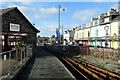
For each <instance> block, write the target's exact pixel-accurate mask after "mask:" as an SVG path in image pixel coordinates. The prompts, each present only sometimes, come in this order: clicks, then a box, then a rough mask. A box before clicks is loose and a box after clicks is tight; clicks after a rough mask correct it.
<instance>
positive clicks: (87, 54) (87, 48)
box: [87, 47, 88, 57]
mask: <svg viewBox="0 0 120 80" xmlns="http://www.w3.org/2000/svg"><path fill="white" fill-rule="evenodd" d="M87 57H88V47H87Z"/></svg>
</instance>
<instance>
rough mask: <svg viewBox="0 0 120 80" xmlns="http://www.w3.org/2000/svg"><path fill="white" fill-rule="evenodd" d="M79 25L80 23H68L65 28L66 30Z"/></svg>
mask: <svg viewBox="0 0 120 80" xmlns="http://www.w3.org/2000/svg"><path fill="white" fill-rule="evenodd" d="M77 26H79V25H78V24H71V25H66V26H64V28H65V29H66V30H68V29H73V28H75V27H77Z"/></svg>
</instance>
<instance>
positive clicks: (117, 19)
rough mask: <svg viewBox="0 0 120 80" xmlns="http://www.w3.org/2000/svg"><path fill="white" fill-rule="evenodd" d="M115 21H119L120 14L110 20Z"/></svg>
mask: <svg viewBox="0 0 120 80" xmlns="http://www.w3.org/2000/svg"><path fill="white" fill-rule="evenodd" d="M115 21H120V16H118V17H116V18H115V19H113V20H112V22H115Z"/></svg>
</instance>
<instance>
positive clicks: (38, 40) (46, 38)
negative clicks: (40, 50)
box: [37, 36, 50, 43]
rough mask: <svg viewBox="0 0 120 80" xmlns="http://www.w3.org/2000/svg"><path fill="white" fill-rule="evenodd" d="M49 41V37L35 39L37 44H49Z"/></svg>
mask: <svg viewBox="0 0 120 80" xmlns="http://www.w3.org/2000/svg"><path fill="white" fill-rule="evenodd" d="M49 39H50V38H49V37H40V36H38V37H37V42H38V43H44V42H45V41H46V42H49Z"/></svg>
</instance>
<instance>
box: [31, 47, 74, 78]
mask: <svg viewBox="0 0 120 80" xmlns="http://www.w3.org/2000/svg"><path fill="white" fill-rule="evenodd" d="M34 56H35V63H34V65H33V68H32V70H31V73H30V75H29V78H31V79H32V78H39V79H40V78H41V79H53V78H54V79H55V78H57V79H65V80H67V79H68V80H70V79H71V80H73V79H74V80H75V78H74V76H73V75H72V74H71V73H70V72H69V71H68V70H67V68H66V67H65V66H64V65H63V64H62V63H61V62H60V61H59V60H58V59H57V58H56V57H55V56H54V55H52V54H51V53H49V52H47V51H45V50H44V49H42V48H40V47H38V49H37V50H36V53H35V54H34Z"/></svg>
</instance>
